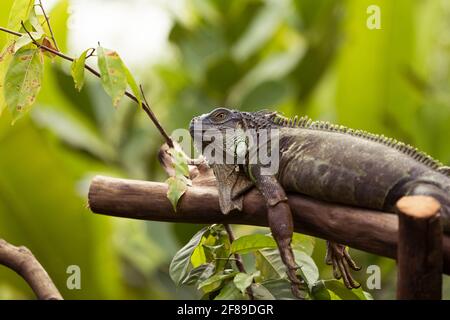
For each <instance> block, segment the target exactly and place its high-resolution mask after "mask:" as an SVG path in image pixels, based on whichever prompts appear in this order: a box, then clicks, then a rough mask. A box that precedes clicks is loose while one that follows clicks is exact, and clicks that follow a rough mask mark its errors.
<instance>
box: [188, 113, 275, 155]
mask: <svg viewBox="0 0 450 320" xmlns="http://www.w3.org/2000/svg"><path fill="white" fill-rule="evenodd" d="M277 116H278V115H277V113H275V112H268V111H257V112H243V111H238V110H231V109H227V108H217V109H215V110H213V111H211V112H210V113H206V114H203V115H201V116H198V117H195V118H193V119H192V120H191V123H190V133H191V136H192V138H193V139H194V144H195V147H196V148H197V149H198V150H199V151H200V152H202V153H203V151H204V150H205V149H207V148H208V147H214V148H216V151H222V152H223V154H228V155H232V156H233V157H238V158H239V157H241V158H242V157H244V156H245V155H246V152H247V150H248V148H249V146H251V145H254V144H252V142H251V141H257V139H255V137H256V136H255V135H256V134H257V132H258V131H260V130H261V129H266V128H272V127H278V126H279V124H277V123H276V122H275V119H276V117H277ZM249 129H250V130H249ZM204 155H205V154H204ZM205 156H206V155H205ZM206 158H207V159H208V157H206ZM208 160H211V159H208Z"/></svg>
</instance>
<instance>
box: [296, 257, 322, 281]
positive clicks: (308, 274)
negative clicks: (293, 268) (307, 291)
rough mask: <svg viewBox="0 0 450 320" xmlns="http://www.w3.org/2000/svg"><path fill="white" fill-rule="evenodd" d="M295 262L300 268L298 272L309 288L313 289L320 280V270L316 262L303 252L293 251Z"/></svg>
mask: <svg viewBox="0 0 450 320" xmlns="http://www.w3.org/2000/svg"><path fill="white" fill-rule="evenodd" d="M293 251H294V256H295V262H296V263H297V265H298V266H299V269H298V272H299V273H300V275H301V277H302V278H303V280H305V282H306V284H307V285H308V287H310V288H311V287H312V286H313V285H314V284H315V283H316V282H317V280H319V269H318V268H317V266H316V264H315V262H314V260H313V259H312V258H311V257H310V256H309V255H307V254H306V253H305V252H303V251H298V250H293Z"/></svg>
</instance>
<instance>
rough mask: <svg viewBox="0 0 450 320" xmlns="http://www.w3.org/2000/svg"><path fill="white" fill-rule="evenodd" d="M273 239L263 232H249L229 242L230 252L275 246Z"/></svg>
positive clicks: (243, 251) (244, 251) (246, 251)
mask: <svg viewBox="0 0 450 320" xmlns="http://www.w3.org/2000/svg"><path fill="white" fill-rule="evenodd" d="M276 247H277V244H276V242H275V240H274V239H273V238H272V237H270V236H266V235H263V234H251V235H247V236H243V237H240V238H239V239H236V240H235V241H233V243H232V244H231V253H241V254H244V253H248V252H252V251H256V250H259V249H264V248H276Z"/></svg>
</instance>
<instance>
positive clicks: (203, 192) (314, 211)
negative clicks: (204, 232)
mask: <svg viewBox="0 0 450 320" xmlns="http://www.w3.org/2000/svg"><path fill="white" fill-rule="evenodd" d="M194 182H195V181H194ZM166 192H167V185H166V184H165V183H161V182H145V181H136V180H126V179H117V178H110V177H102V176H97V177H95V178H94V179H93V181H92V183H91V186H90V190H89V206H90V208H91V210H92V211H93V212H95V213H100V214H105V215H110V216H117V217H124V218H133V219H142V220H154V221H168V222H187V223H199V224H209V223H228V224H247V225H256V226H267V217H266V207H265V204H264V200H263V198H262V197H261V195H260V194H259V193H258V192H257V191H251V192H250V193H249V194H248V195H246V197H245V200H244V208H243V211H242V212H232V213H230V214H228V215H223V214H222V213H221V212H220V208H219V201H218V196H217V189H216V188H214V187H202V186H195V183H194V186H193V187H190V188H189V189H188V190H187V191H186V194H185V195H184V196H183V197H182V198H181V200H180V202H179V204H178V210H177V212H173V210H172V207H171V204H170V202H169V200H167V197H166ZM288 197H289V204H290V206H291V209H292V213H293V216H294V225H295V228H294V229H295V231H296V232H299V233H304V234H309V235H312V236H316V237H319V238H323V239H327V240H331V241H334V242H337V243H342V244H346V245H348V246H350V247H352V248H356V249H360V250H364V251H367V252H371V253H374V254H377V255H381V256H385V257H389V258H394V259H395V257H396V255H397V235H398V217H397V215H395V214H391V213H383V212H379V211H371V210H365V209H360V208H354V207H345V206H341V205H336V204H331V203H325V202H320V201H317V200H314V199H311V198H308V197H304V196H301V195H298V194H291V195H288ZM443 260H444V261H443V267H444V269H443V270H444V272H445V273H447V274H450V237H448V236H444V237H443Z"/></svg>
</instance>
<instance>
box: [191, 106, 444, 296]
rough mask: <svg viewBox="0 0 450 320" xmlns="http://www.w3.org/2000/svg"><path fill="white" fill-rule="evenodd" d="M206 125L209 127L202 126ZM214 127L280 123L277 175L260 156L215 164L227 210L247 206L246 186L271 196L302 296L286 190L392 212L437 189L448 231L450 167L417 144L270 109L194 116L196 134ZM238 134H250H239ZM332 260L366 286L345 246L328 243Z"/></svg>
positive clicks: (347, 279) (279, 237) (270, 208)
mask: <svg viewBox="0 0 450 320" xmlns="http://www.w3.org/2000/svg"><path fill="white" fill-rule="evenodd" d="M199 124H202V126H203V131H201V132H196V130H197V129H195V128H196V126H197V125H199ZM210 128H214V129H217V130H219V131H221V132H225V130H227V129H242V130H244V131H247V132H250V130H249V129H255V130H256V131H258V130H261V129H269V130H271V129H279V133H280V134H279V147H280V148H279V158H280V161H279V170H278V172H277V173H276V174H273V175H264V174H262V171H261V169H262V167H263V166H262V165H261V164H260V163H254V164H250V163H248V162H249V161H248V162H245V163H244V164H237V163H236V164H225V165H224V164H220V165H216V164H214V163H212V166H213V168H214V173H215V175H216V178H217V180H218V184H219V195H220V199H221V209H222V212H223V213H224V214H227V213H228V212H229V211H231V210H233V209H238V210H240V209H241V208H242V193H243V192H245V191H246V190H248V189H249V186H252V185H254V186H255V187H256V188H258V190H259V191H260V192H261V194H262V195H263V197H264V198H265V200H266V206H267V212H268V222H269V226H270V229H271V231H272V234H273V237H274V239H275V240H276V242H277V245H278V248H279V251H280V256H281V258H282V260H283V262H284V264H285V265H286V267H287V275H288V278H289V279H290V281H291V283H292V291H293V293H294V294H295V295H296V296H300V294H299V285H300V281H299V280H298V279H297V276H296V269H297V265H296V263H295V259H294V255H293V252H292V249H291V238H292V234H293V223H292V215H291V211H290V208H289V205H288V203H287V198H286V194H285V193H286V192H297V193H300V194H305V195H308V196H311V197H313V198H316V199H318V200H322V201H329V202H334V203H340V204H346V205H354V206H359V207H362V208H368V209H376V210H383V211H388V212H394V205H395V203H396V202H397V200H398V199H399V198H400V197H402V196H405V195H429V196H432V197H434V198H436V199H437V200H438V201H440V203H441V206H442V210H441V215H442V218H443V224H444V230H447V231H450V223H449V222H450V169H449V168H448V167H443V166H442V165H441V164H440V163H439V162H438V161H436V160H434V159H432V158H431V157H429V156H427V155H425V154H423V153H421V152H419V151H417V150H416V149H414V148H412V147H411V146H407V145H405V144H403V143H400V142H397V141H395V140H392V139H387V138H384V137H380V136H376V135H373V134H370V133H366V132H361V131H353V130H351V129H347V128H344V127H339V126H334V125H330V124H328V123H323V122H313V121H311V120H309V119H307V118H301V119H297V118H295V119H287V118H284V117H282V116H280V115H278V114H277V113H270V112H264V111H261V112H255V113H249V112H240V111H236V110H229V109H225V108H218V109H216V110H214V111H212V112H211V113H209V114H205V115H202V116H200V117H196V118H194V119H193V120H192V121H191V128H190V129H191V135H193V136H196V135H197V134H201V135H202V136H203V134H204V130H205V129H210ZM194 129H195V130H194ZM231 138H232V139H231V141H242V137H241V136H240V135H239V134H236V136H234V137H231ZM210 143H211V142H205V141H202V144H201V145H198V146H197V148H199V149H200V150H202V151H203V150H204V148H205V147H207V146H208V145H209V144H210ZM237 144H238V142H236V143H235V144H234V145H233V147H232V148H231V149H227V148H226V147H224V146H222V147H223V148H224V149H223V152H228V153H231V154H233V155H236V154H237V153H239V151H238V148H237V147H236V146H237ZM247 156H248V154H247ZM246 159H247V160H248V157H247V158H246ZM207 160H211V159H207ZM245 179H247V182H245V181H244V180H245ZM326 262H327V263H328V264H331V265H332V266H333V273H334V275H335V277H336V278H338V279H339V278H341V277H342V278H343V280H344V283H345V285H346V286H347V287H348V288H349V289H351V288H356V287H358V286H359V284H358V283H356V281H354V280H353V278H352V276H351V273H350V269H353V270H359V268H358V267H357V266H356V264H355V262H354V261H353V260H352V259H351V257H350V255H349V254H348V252H347V250H346V247H345V246H343V245H340V244H336V243H332V242H328V243H327V255H326Z"/></svg>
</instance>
